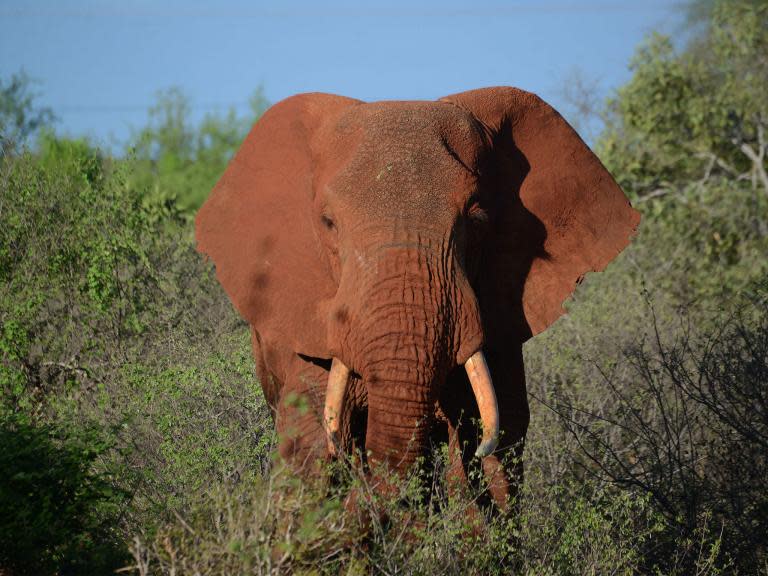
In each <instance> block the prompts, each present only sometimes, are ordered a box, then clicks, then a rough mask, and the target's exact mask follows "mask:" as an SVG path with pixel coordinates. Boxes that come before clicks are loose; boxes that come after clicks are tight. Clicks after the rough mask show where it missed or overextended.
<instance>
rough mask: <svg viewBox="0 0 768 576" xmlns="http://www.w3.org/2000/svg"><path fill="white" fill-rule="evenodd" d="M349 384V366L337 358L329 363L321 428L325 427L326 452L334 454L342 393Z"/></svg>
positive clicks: (337, 437) (337, 440)
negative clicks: (329, 368) (329, 369)
mask: <svg viewBox="0 0 768 576" xmlns="http://www.w3.org/2000/svg"><path fill="white" fill-rule="evenodd" d="M348 384H349V368H347V367H346V366H345V365H344V363H343V362H342V361H341V360H339V359H338V358H334V359H333V362H332V363H331V371H330V372H329V373H328V388H327V389H326V392H325V408H324V410H323V428H325V436H326V442H327V443H328V453H329V454H331V456H335V455H336V447H337V446H338V443H339V428H340V427H341V408H342V406H343V404H344V395H345V394H346V392H347V385H348Z"/></svg>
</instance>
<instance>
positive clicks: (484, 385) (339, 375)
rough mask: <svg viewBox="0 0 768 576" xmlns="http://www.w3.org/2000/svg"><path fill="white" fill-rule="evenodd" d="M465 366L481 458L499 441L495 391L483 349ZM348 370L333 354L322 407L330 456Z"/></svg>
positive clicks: (336, 449)
mask: <svg viewBox="0 0 768 576" xmlns="http://www.w3.org/2000/svg"><path fill="white" fill-rule="evenodd" d="M464 369H465V370H466V372H467V377H468V378H469V382H470V385H471V386H472V392H473V394H474V397H475V401H476V402H477V407H478V409H479V412H480V420H481V423H482V429H483V438H482V441H481V442H480V445H479V446H478V448H477V450H476V451H475V456H477V457H480V458H484V457H486V456H489V455H490V454H491V453H492V452H493V451H494V450H495V449H496V446H497V445H498V442H499V405H498V402H497V400H496V391H495V390H494V387H493V379H492V378H491V373H490V370H489V369H488V363H487V362H486V360H485V354H483V351H482V350H478V351H476V352H475V353H474V354H472V355H471V356H470V357H469V359H467V361H466V362H465V363H464ZM351 374H352V373H351V370H350V369H349V368H348V367H347V366H346V365H345V364H344V363H343V362H342V361H341V360H340V359H338V358H333V361H332V363H331V368H330V371H329V373H328V385H327V388H326V394H325V405H324V408H323V428H324V430H325V435H326V445H327V449H328V453H329V454H330V455H331V456H336V455H338V452H339V446H340V438H339V432H340V428H341V414H342V407H343V405H344V400H345V397H346V395H347V389H348V388H349V383H350V380H351Z"/></svg>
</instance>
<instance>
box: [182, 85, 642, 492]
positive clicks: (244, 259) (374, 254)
mask: <svg viewBox="0 0 768 576" xmlns="http://www.w3.org/2000/svg"><path fill="white" fill-rule="evenodd" d="M639 218H640V217H639V214H638V213H637V212H636V211H635V210H633V209H632V208H631V206H630V204H629V202H628V200H627V198H626V197H625V196H624V194H623V192H622V191H621V189H620V188H619V186H618V185H617V184H616V182H615V181H614V180H613V178H612V177H611V175H610V174H609V173H608V172H607V171H606V169H605V168H604V167H603V165H602V164H601V163H600V161H599V160H598V159H597V157H596V156H595V155H594V154H593V153H592V152H591V151H590V150H589V148H588V147H587V146H586V145H585V144H584V142H582V140H581V139H580V138H579V136H578V135H577V134H576V133H575V132H574V130H573V129H572V128H571V127H570V126H569V125H568V124H567V123H566V122H565V120H563V118H562V117H561V116H560V115H559V114H558V113H557V112H556V111H555V110H554V109H553V108H552V107H550V106H549V105H548V104H546V103H545V102H543V101H542V100H541V99H540V98H538V97H537V96H535V95H534V94H531V93H528V92H524V91H522V90H518V89H515V88H505V87H501V88H486V89H480V90H472V91H469V92H463V93H461V94H456V95H453V96H448V97H446V98H442V99H440V100H438V101H435V102H430V101H402V102H401V101H385V102H372V103H365V102H361V101H359V100H354V99H351V98H344V97H341V96H334V95H330V94H319V93H317V94H301V95H298V96H293V97H291V98H288V99H286V100H283V101H282V102H279V103H278V104H276V105H274V106H273V107H272V108H271V109H270V110H269V111H267V113H266V114H264V116H263V117H262V118H261V119H260V120H259V121H258V122H257V123H256V124H255V126H254V127H253V129H252V130H251V132H250V134H249V135H248V137H247V138H246V139H245V141H244V143H243V145H242V147H241V148H240V150H239V151H238V153H237V155H236V156H235V157H234V159H233V160H232V161H231V163H230V164H229V167H228V168H227V170H226V172H225V173H224V175H223V176H222V178H221V180H220V181H219V183H218V184H217V185H216V188H215V189H214V191H213V193H212V195H211V197H210V199H209V200H208V201H207V202H206V204H205V205H204V206H203V207H202V209H201V210H200V212H199V214H198V216H197V241H198V247H199V250H200V251H201V252H203V253H204V254H207V255H209V256H210V257H211V258H212V259H213V262H214V263H215V265H216V272H217V276H218V278H219V281H220V282H221V284H222V285H223V287H224V289H225V290H226V292H227V294H228V295H229V297H230V298H231V300H232V302H233V303H234V305H235V306H236V307H237V309H238V310H239V311H240V313H241V314H242V315H243V316H244V317H245V319H246V320H247V321H248V322H249V323H250V325H251V327H252V337H253V351H254V355H255V359H256V368H257V372H258V377H259V379H260V381H261V385H262V387H263V389H264V394H265V396H266V399H267V401H268V403H269V405H270V406H271V408H272V411H273V415H274V419H275V423H276V426H277V431H278V433H279V435H280V445H279V451H280V454H281V455H282V456H283V457H284V458H285V459H286V460H288V461H289V462H292V463H293V464H295V465H298V466H300V465H301V464H302V463H304V462H307V461H310V460H312V461H314V460H315V459H316V458H317V457H325V456H327V454H328V453H329V452H330V453H331V454H334V453H336V452H337V451H349V450H352V449H355V448H360V449H362V452H363V453H364V454H367V458H368V459H369V461H370V462H386V463H388V464H389V465H390V466H392V467H394V468H395V469H396V470H401V471H402V470H404V469H405V468H407V467H408V466H409V465H411V464H412V463H413V462H414V460H415V459H416V458H417V457H419V456H422V455H426V454H427V451H428V449H429V447H430V446H431V445H433V443H434V442H436V441H447V442H448V445H449V453H450V459H451V466H450V470H451V473H452V474H454V475H456V476H457V477H458V478H461V479H465V478H466V470H467V466H468V464H469V462H470V460H471V459H472V458H473V457H480V458H482V464H483V469H484V470H485V472H486V474H487V475H489V477H490V480H491V493H492V495H493V497H494V498H495V499H496V500H497V502H499V503H503V502H504V500H505V498H506V496H507V495H508V494H509V490H510V486H511V485H512V484H511V482H512V469H511V467H510V466H509V465H506V464H505V461H506V459H505V458H504V457H503V456H504V455H505V454H508V453H509V452H510V451H513V450H514V451H516V450H519V449H521V446H522V441H523V440H524V438H525V434H526V430H527V427H528V420H529V412H528V403H527V398H526V389H525V373H524V370H523V360H522V345H523V342H525V341H526V340H527V339H528V338H530V337H531V336H532V335H535V334H537V333H539V332H541V331H542V330H544V329H545V328H547V326H549V325H550V324H551V323H552V322H554V321H555V320H556V319H557V318H558V317H559V316H560V315H561V314H563V309H562V303H563V301H564V300H565V299H566V298H567V297H568V296H569V295H570V294H571V293H572V291H573V290H574V288H575V286H576V284H577V282H578V281H579V280H580V279H581V278H582V277H583V275H584V274H585V273H587V272H589V271H593V270H601V269H603V268H604V267H605V266H606V265H607V264H608V262H610V260H611V259H613V258H614V257H615V256H616V255H617V254H618V253H619V252H621V250H623V249H624V247H625V246H626V245H627V244H628V242H629V239H630V236H631V235H632V234H633V232H634V230H635V228H636V227H637V225H638V222H639ZM299 396H303V397H305V399H306V402H307V403H308V406H307V405H306V404H305V405H304V406H303V407H302V406H300V405H297V403H296V402H295V401H293V399H295V398H297V397H299ZM307 407H308V408H309V409H307ZM473 418H476V419H478V420H479V421H480V422H481V423H482V429H483V432H482V438H478V435H477V434H476V433H475V430H474V428H473V426H472V420H473Z"/></svg>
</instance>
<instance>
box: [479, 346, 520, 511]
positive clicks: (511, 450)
mask: <svg viewBox="0 0 768 576" xmlns="http://www.w3.org/2000/svg"><path fill="white" fill-rule="evenodd" d="M488 362H489V367H490V369H491V374H492V375H493V378H494V382H495V383H496V386H495V387H496V397H497V400H498V404H499V424H500V426H499V428H500V432H501V438H500V440H499V445H498V447H497V449H496V451H495V452H494V453H493V454H492V455H491V456H488V457H487V458H484V459H483V471H484V473H485V478H486V480H487V482H488V491H489V492H490V494H491V496H492V497H493V499H494V501H495V502H496V504H497V505H498V506H499V507H500V508H501V509H502V510H506V509H507V508H508V507H509V504H510V503H514V500H515V499H516V497H517V489H518V487H519V486H520V484H521V483H522V481H523V462H522V456H523V447H524V444H525V435H526V432H527V431H528V422H529V420H530V412H529V409H528V394H527V392H526V388H525V369H524V367H523V353H522V346H516V347H515V349H514V350H512V351H511V353H510V352H506V353H504V354H500V353H496V352H494V351H493V350H489V351H488Z"/></svg>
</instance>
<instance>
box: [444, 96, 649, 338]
mask: <svg viewBox="0 0 768 576" xmlns="http://www.w3.org/2000/svg"><path fill="white" fill-rule="evenodd" d="M442 100H443V101H447V102H450V103H451V104H453V105H455V106H458V107H460V108H462V109H464V110H466V111H468V112H469V113H470V114H472V116H474V118H475V119H476V120H477V121H478V122H479V124H480V126H481V128H482V129H483V130H484V131H485V133H486V136H487V138H488V142H489V144H490V148H489V150H490V152H489V158H488V161H487V162H486V165H485V167H484V169H483V183H482V184H481V188H482V189H483V190H485V194H486V201H487V202H489V204H492V205H493V209H492V212H493V214H495V215H496V220H495V222H494V224H493V226H492V229H491V230H490V231H489V233H488V234H487V235H486V238H485V240H484V244H483V248H482V250H483V256H482V266H483V268H482V271H483V273H482V276H483V277H482V278H481V279H479V280H478V281H477V284H478V286H477V287H476V292H478V293H479V299H480V305H481V308H482V309H483V316H484V323H485V324H486V326H485V328H486V337H487V338H488V339H489V340H491V341H495V342H497V343H498V342H509V341H513V340H517V341H520V342H523V341H525V340H527V339H528V338H530V337H531V336H532V335H535V334H538V333H539V332H541V331H542V330H544V329H546V328H547V327H548V326H549V325H550V324H552V322H554V321H555V320H556V319H557V318H558V317H560V316H561V315H562V314H563V313H564V312H565V311H564V310H563V307H562V303H563V301H564V300H565V299H566V298H568V297H569V296H570V295H571V293H572V292H573V291H574V289H575V288H576V284H577V283H578V282H579V281H580V280H581V278H583V276H584V275H585V274H586V273H587V272H590V271H599V270H602V269H603V268H605V266H606V265H607V264H608V262H610V261H611V260H612V259H613V258H615V257H616V255H617V254H618V253H619V252H621V251H622V250H623V249H624V248H625V247H626V246H627V244H628V243H629V240H630V237H631V236H632V235H633V234H634V232H635V229H636V228H637V225H638V223H639V222H640V214H639V213H638V212H637V211H636V210H634V209H632V207H631V205H630V203H629V200H628V199H627V197H626V196H625V195H624V193H623V192H622V190H621V188H619V186H618V184H616V181H615V180H614V179H613V177H612V176H611V175H610V173H609V172H608V170H606V169H605V167H604V166H603V165H602V163H601V162H600V160H599V159H598V158H597V156H595V154H594V153H593V152H592V151H591V150H590V149H589V147H588V146H587V145H586V144H585V143H584V142H583V141H582V140H581V138H579V136H578V134H576V132H575V131H574V130H573V128H571V127H570V126H569V125H568V123H567V122H566V121H565V120H564V119H563V117H562V116H560V114H558V113H557V111H556V110H555V109H554V108H552V107H551V106H550V105H549V104H547V103H546V102H544V101H543V100H542V99H541V98H539V97H538V96H536V95H535V94H531V93H530V92H525V91H523V90H519V89H517V88H511V87H496V88H483V89H480V90H471V91H469V92H463V93H460V94H454V95H453V96H448V97H446V98H443V99H442ZM482 193H483V192H481V194H482Z"/></svg>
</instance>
